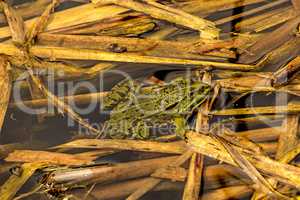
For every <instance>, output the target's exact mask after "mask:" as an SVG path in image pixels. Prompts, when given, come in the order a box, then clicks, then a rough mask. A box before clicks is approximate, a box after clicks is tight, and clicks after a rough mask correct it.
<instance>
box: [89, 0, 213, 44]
mask: <svg viewBox="0 0 300 200" xmlns="http://www.w3.org/2000/svg"><path fill="white" fill-rule="evenodd" d="M92 2H93V3H95V4H99V5H101V4H102V5H103V4H111V3H113V4H116V5H119V6H122V7H127V8H130V9H133V10H136V11H139V12H142V13H145V14H148V15H150V16H152V17H154V18H157V19H161V20H166V21H169V22H172V23H175V24H179V25H182V26H185V27H188V28H191V29H195V30H199V31H200V32H201V37H203V38H218V36H219V35H218V34H219V30H218V29H217V28H216V27H215V26H214V23H212V22H210V21H208V20H204V19H202V18H199V17H196V16H193V15H190V14H188V13H185V12H184V11H181V10H177V9H175V8H170V7H168V6H164V5H162V4H159V3H155V2H152V3H151V1H150V2H149V1H148V2H147V3H142V2H137V1H133V0H121V1H120V0H93V1H92Z"/></svg>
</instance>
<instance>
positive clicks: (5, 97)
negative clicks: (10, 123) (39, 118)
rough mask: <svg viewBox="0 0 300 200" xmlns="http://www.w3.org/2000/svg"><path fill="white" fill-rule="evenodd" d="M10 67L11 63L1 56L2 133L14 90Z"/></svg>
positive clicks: (0, 122)
mask: <svg viewBox="0 0 300 200" xmlns="http://www.w3.org/2000/svg"><path fill="white" fill-rule="evenodd" d="M10 67H11V66H10V64H9V62H8V61H7V60H6V59H5V58H4V57H3V56H0V88H1V92H0V133H1V130H2V126H3V123H4V118H5V114H6V111H7V107H8V102H9V99H10V93H11V88H12V82H11V81H12V80H11V76H10V70H11V68H10Z"/></svg>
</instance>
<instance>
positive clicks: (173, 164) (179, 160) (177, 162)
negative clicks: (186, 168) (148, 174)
mask: <svg viewBox="0 0 300 200" xmlns="http://www.w3.org/2000/svg"><path fill="white" fill-rule="evenodd" d="M192 154H193V152H192V151H190V150H187V151H186V152H185V153H183V154H181V155H180V156H179V157H178V158H177V159H175V160H174V161H171V162H169V163H168V164H167V165H166V166H167V167H168V166H171V167H178V166H180V165H182V164H184V163H185V162H186V161H187V160H188V159H189V158H190V157H191V156H192ZM158 170H160V169H158ZM161 181H162V180H161V179H157V178H150V179H149V180H148V181H147V183H145V185H144V187H142V188H139V189H136V190H135V191H134V192H133V193H132V194H131V195H130V196H129V197H127V198H126V200H137V199H139V198H141V197H142V196H143V195H144V194H146V193H147V192H148V191H150V190H151V189H153V188H154V187H156V186H157V185H158V184H159V183H160V182H161Z"/></svg>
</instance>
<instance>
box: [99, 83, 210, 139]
mask: <svg viewBox="0 0 300 200" xmlns="http://www.w3.org/2000/svg"><path fill="white" fill-rule="evenodd" d="M210 91H211V87H210V86H209V85H207V84H204V83H202V82H200V81H191V80H190V79H185V78H176V79H174V80H173V81H171V82H170V83H167V84H165V85H154V86H149V87H142V85H141V84H138V83H137V82H136V81H130V80H124V81H122V82H120V83H119V84H117V85H116V86H114V87H113V88H112V91H111V93H110V94H109V95H108V96H107V97H105V99H104V101H103V107H104V108H105V109H111V113H110V119H109V120H107V121H106V122H105V123H104V131H105V133H106V134H108V135H109V136H110V137H112V138H135V139H147V138H149V137H153V135H151V131H150V130H151V128H153V127H161V126H166V125H168V126H172V127H175V132H176V134H178V135H182V134H183V132H184V131H185V129H186V121H187V118H188V117H190V116H191V115H192V113H193V111H194V110H195V109H196V108H198V107H199V105H201V104H202V103H203V102H204V101H205V100H206V99H207V97H208V96H209V93H210Z"/></svg>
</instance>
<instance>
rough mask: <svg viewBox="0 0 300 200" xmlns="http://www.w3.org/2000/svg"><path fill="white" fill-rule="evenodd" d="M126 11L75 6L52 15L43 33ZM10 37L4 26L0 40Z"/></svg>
mask: <svg viewBox="0 0 300 200" xmlns="http://www.w3.org/2000/svg"><path fill="white" fill-rule="evenodd" d="M128 10H129V9H127V8H123V7H120V6H114V5H109V6H102V7H95V4H93V3H89V4H85V5H80V6H76V7H73V8H70V9H65V10H62V11H59V12H56V13H54V14H52V15H51V18H50V21H49V23H48V25H47V28H46V30H45V31H50V30H55V29H59V28H63V27H68V26H74V25H77V24H83V23H89V22H94V21H100V20H102V19H106V18H111V17H114V16H116V15H118V14H121V13H124V12H127V11H128ZM43 11H44V9H43ZM74 13H76V15H74ZM36 19H37V18H33V19H30V20H27V21H25V27H26V28H30V27H31V26H32V25H33V24H34V23H35V22H36ZM10 36H11V32H10V29H9V27H7V26H6V27H1V28H0V38H2V39H3V38H7V37H10Z"/></svg>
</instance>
